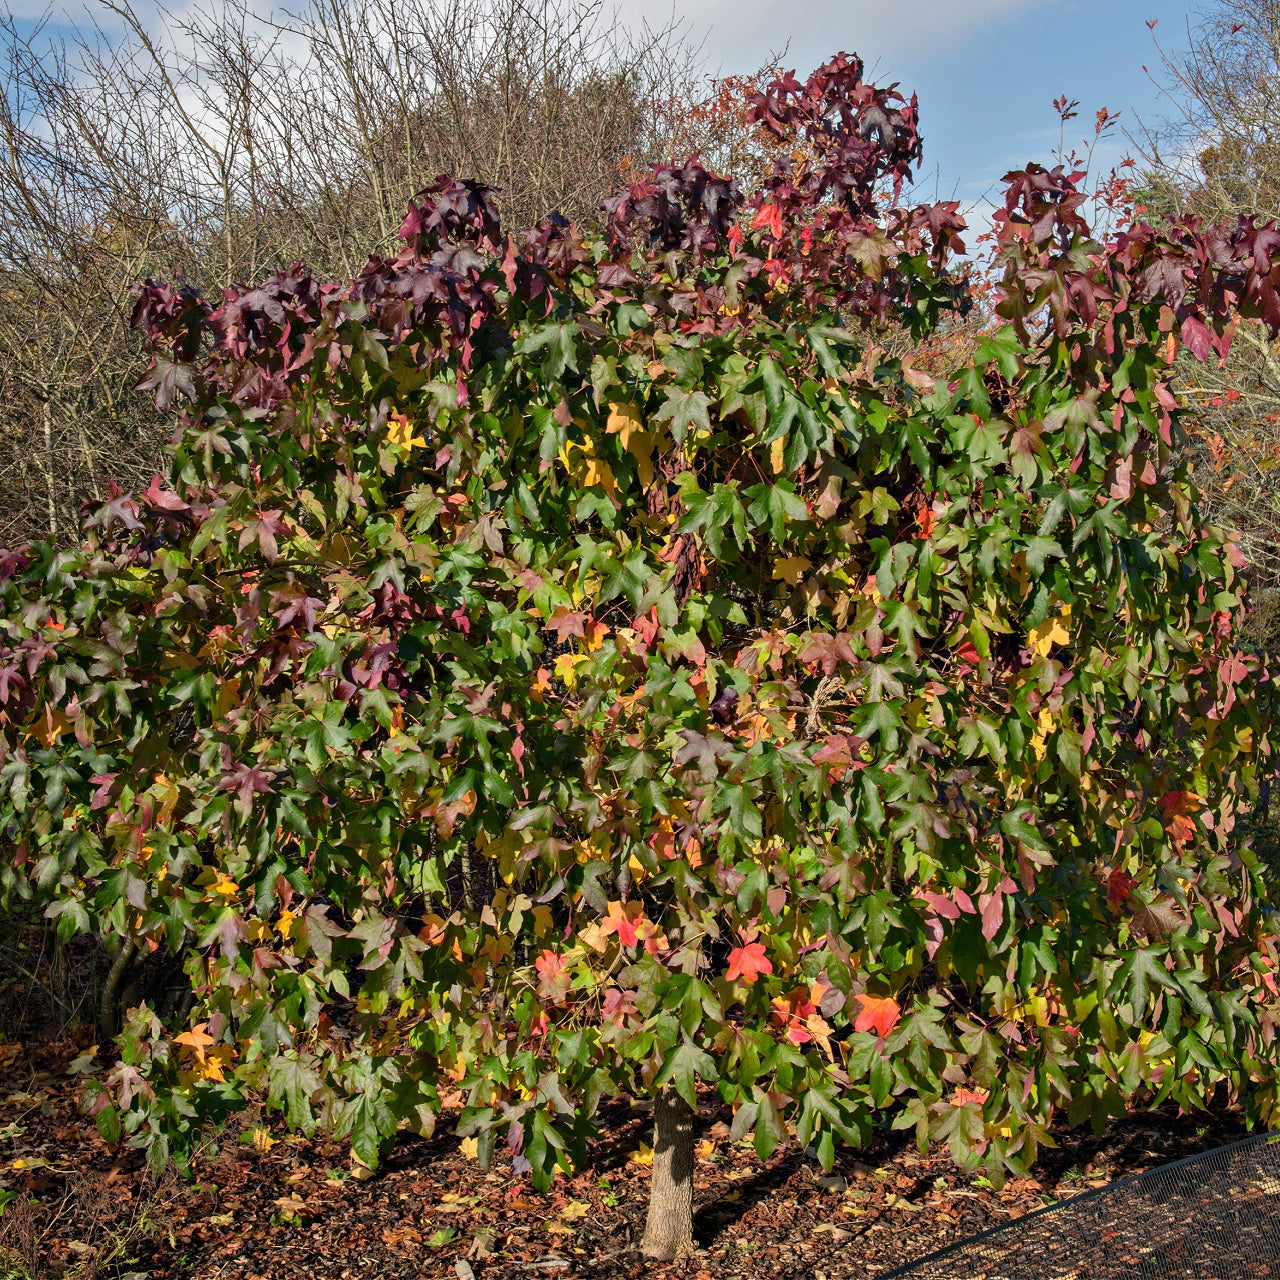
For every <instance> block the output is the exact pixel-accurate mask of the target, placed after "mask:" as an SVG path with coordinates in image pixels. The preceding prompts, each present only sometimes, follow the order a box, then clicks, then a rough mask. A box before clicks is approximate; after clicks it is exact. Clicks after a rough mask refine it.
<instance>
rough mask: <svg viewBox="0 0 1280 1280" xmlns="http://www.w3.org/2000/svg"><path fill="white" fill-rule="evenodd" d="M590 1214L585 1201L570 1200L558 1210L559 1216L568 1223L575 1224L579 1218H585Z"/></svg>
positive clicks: (589, 1208) (588, 1206)
mask: <svg viewBox="0 0 1280 1280" xmlns="http://www.w3.org/2000/svg"><path fill="white" fill-rule="evenodd" d="M590 1212H591V1206H590V1205H589V1204H588V1203H587V1202H586V1201H585V1200H570V1201H569V1203H568V1204H567V1205H565V1207H564V1208H563V1209H561V1210H560V1216H561V1217H562V1218H564V1219H565V1220H566V1221H568V1222H577V1220H578V1219H579V1218H585V1217H586V1216H587V1214H589V1213H590Z"/></svg>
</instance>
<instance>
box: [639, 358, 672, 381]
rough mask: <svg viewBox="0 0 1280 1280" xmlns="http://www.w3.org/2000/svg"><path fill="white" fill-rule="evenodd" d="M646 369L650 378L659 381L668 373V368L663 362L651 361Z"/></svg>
mask: <svg viewBox="0 0 1280 1280" xmlns="http://www.w3.org/2000/svg"><path fill="white" fill-rule="evenodd" d="M644 369H645V372H646V373H647V374H648V375H649V377H651V378H654V379H657V378H660V377H661V376H662V375H663V374H664V373H665V372H666V371H667V366H666V365H665V364H663V363H662V361H661V360H650V361H649V363H648V364H647V365H645V367H644Z"/></svg>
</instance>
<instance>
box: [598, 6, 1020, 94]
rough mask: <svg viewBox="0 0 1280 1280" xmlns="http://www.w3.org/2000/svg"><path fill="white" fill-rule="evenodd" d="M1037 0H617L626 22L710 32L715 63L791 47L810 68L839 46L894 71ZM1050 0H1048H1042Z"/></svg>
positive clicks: (790, 55) (744, 62)
mask: <svg viewBox="0 0 1280 1280" xmlns="http://www.w3.org/2000/svg"><path fill="white" fill-rule="evenodd" d="M1032 3H1033V0H915V2H914V3H910V4H904V3H901V0H896V2H895V0H799V2H798V3H793V4H791V5H790V6H780V5H779V4H778V3H777V0H683V2H682V3H679V4H677V5H675V6H673V5H672V4H670V3H668V2H666V0H618V13H619V16H620V17H621V18H622V19H623V21H624V22H627V23H629V24H630V23H635V24H637V25H638V24H639V23H640V22H642V21H647V22H648V23H649V24H650V25H651V26H661V25H663V24H664V23H666V22H668V21H670V20H671V18H672V17H673V16H674V17H676V18H677V19H680V20H682V21H684V22H685V23H687V25H688V30H689V33H690V34H691V35H692V37H693V38H694V40H695V41H696V40H699V39H703V38H704V37H705V43H704V46H703V50H704V53H705V54H706V57H707V61H708V63H709V64H710V67H711V69H712V70H723V71H740V70H744V69H747V68H751V67H755V66H759V65H760V64H762V63H763V62H765V61H766V60H767V59H768V58H769V57H770V56H771V55H774V54H781V53H782V52H783V51H784V49H785V51H786V63H787V65H788V66H792V65H794V66H795V68H796V69H797V71H799V72H801V73H804V72H807V71H811V70H812V69H813V67H814V66H815V65H817V63H819V62H821V61H822V60H823V59H825V58H827V57H829V56H830V55H831V54H833V53H835V52H836V51H837V50H839V49H844V50H846V51H847V52H850V53H857V54H859V55H860V56H861V57H862V58H863V59H864V60H865V61H866V62H867V64H868V66H875V65H877V64H879V65H880V66H881V67H882V68H883V70H884V72H885V73H887V74H889V75H890V76H893V75H896V74H897V70H896V69H897V68H899V67H902V66H905V65H918V64H919V63H921V62H925V61H928V60H930V59H932V58H934V57H936V56H937V55H939V54H941V53H945V52H946V51H947V50H948V49H949V48H950V47H952V46H953V45H954V44H955V43H956V41H958V40H962V39H965V38H968V37H970V36H972V35H973V34H975V32H977V31H980V30H981V29H982V28H983V27H985V26H987V25H988V24H989V23H991V22H995V21H997V20H1000V19H1004V18H1008V17H1009V16H1011V15H1013V14H1015V13H1018V12H1021V11H1024V10H1027V9H1030V8H1031V7H1032ZM1042 3H1043V0H1042Z"/></svg>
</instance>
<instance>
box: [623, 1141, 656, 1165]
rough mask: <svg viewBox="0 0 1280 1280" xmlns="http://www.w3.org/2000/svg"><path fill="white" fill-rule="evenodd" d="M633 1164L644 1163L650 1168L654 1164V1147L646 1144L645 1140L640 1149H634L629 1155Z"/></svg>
mask: <svg viewBox="0 0 1280 1280" xmlns="http://www.w3.org/2000/svg"><path fill="white" fill-rule="evenodd" d="M627 1159H628V1160H630V1161H631V1163H632V1164H640V1165H644V1166H645V1168H648V1167H649V1166H650V1165H652V1164H653V1148H652V1147H649V1146H646V1145H645V1144H644V1143H643V1142H642V1143H641V1144H640V1149H639V1150H638V1151H633V1152H632V1153H631V1154H630V1155H629V1156H628V1157H627Z"/></svg>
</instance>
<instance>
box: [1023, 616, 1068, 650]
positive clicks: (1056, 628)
mask: <svg viewBox="0 0 1280 1280" xmlns="http://www.w3.org/2000/svg"><path fill="white" fill-rule="evenodd" d="M1070 619H1071V606H1070V605H1069V604H1064V605H1063V606H1062V613H1061V614H1060V615H1059V616H1058V617H1056V618H1046V619H1045V620H1044V621H1043V622H1042V623H1041V624H1040V625H1039V626H1038V627H1032V628H1031V630H1030V631H1028V632H1027V643H1028V645H1029V646H1030V648H1031V649H1033V650H1034V651H1035V652H1036V653H1037V654H1039V655H1040V657H1042V658H1044V657H1047V656H1048V654H1049V650H1050V649H1052V648H1053V646H1054V645H1055V644H1067V643H1069V642H1070V640H1071V633H1070V632H1069V631H1068V630H1067V629H1066V627H1065V626H1063V623H1064V622H1069V621H1070Z"/></svg>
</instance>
